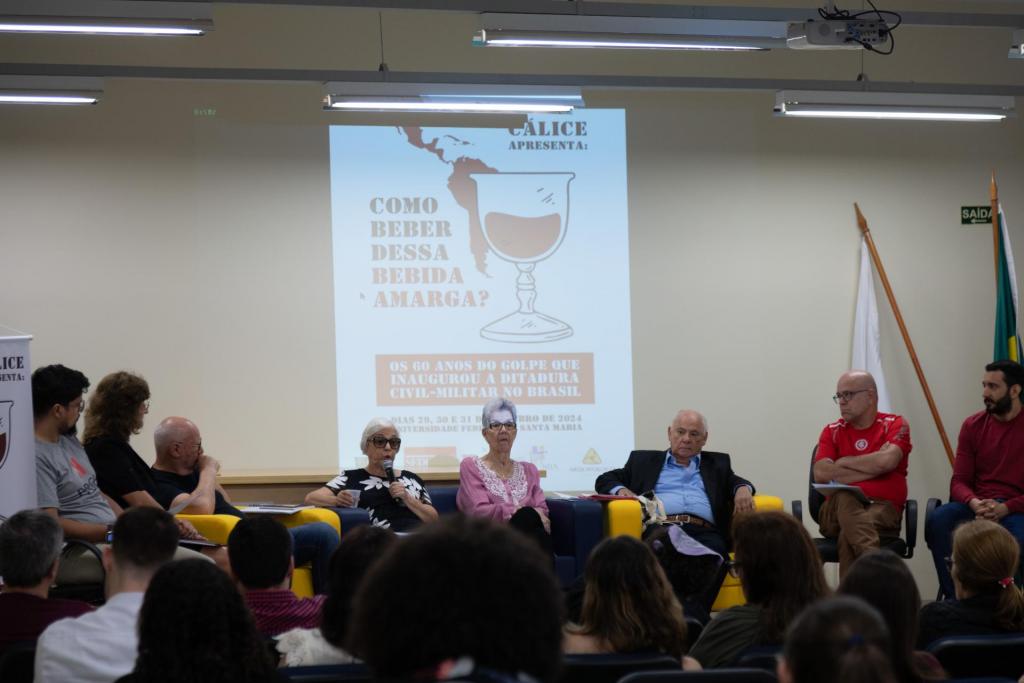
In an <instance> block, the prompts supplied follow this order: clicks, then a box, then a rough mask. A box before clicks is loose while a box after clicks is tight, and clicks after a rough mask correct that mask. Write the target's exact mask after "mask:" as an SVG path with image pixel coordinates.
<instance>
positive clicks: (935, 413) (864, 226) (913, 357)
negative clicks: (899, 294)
mask: <svg viewBox="0 0 1024 683" xmlns="http://www.w3.org/2000/svg"><path fill="white" fill-rule="evenodd" d="M853 210H854V211H856V212H857V225H858V226H859V227H860V231H861V234H863V235H864V241H865V242H867V245H868V251H870V252H871V260H872V261H873V262H874V264H875V268H876V269H877V270H878V278H879V279H880V280H881V281H882V287H883V288H885V295H886V296H887V297H888V298H889V305H890V306H891V307H892V313H893V315H894V316H895V317H896V324H897V325H899V328H900V334H902V335H903V343H904V344H906V346H907V352H908V353H910V361H911V362H912V363H913V364H914V371H915V372H917V380H918V382H920V383H921V389H922V390H923V391H924V397H925V399H927V401H928V407H929V408H930V409H931V411H932V419H934V420H935V427H936V428H937V429H938V430H939V437H940V438H941V439H942V445H943V447H944V448H945V449H946V457H947V458H949V464H950V465H952V464H953V447H952V446H950V445H949V437H947V436H946V428H945V427H944V426H943V425H942V418H941V417H939V409H938V408H936V407H935V399H933V398H932V391H931V389H929V388H928V380H926V379H925V378H924V370H922V369H921V362H920V361H919V360H918V359H917V352H916V351H915V350H914V342H912V341H910V333H908V332H907V325H906V323H904V322H903V314H902V313H900V307H899V305H898V304H897V303H896V295H895V294H893V293H892V286H890V285H889V277H888V276H887V275H886V274H885V268H884V267H883V266H882V259H881V258H880V257H879V256H878V250H877V249H875V241H874V240H873V239H872V238H871V230H869V229H868V222H867V220H866V219H865V218H864V214H862V213H861V212H860V207H859V206H857V204H856V202H854V204H853Z"/></svg>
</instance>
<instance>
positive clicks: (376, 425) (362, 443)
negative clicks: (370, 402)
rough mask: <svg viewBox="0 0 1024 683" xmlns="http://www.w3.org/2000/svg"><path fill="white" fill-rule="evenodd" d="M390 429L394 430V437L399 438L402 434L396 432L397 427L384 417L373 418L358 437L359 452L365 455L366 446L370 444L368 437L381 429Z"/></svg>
mask: <svg viewBox="0 0 1024 683" xmlns="http://www.w3.org/2000/svg"><path fill="white" fill-rule="evenodd" d="M388 427H390V428H391V429H394V430H395V435H396V436H399V437H401V436H402V434H401V433H400V432H399V431H398V427H396V426H395V423H394V422H392V421H391V420H389V419H387V418H386V417H375V418H373V419H372V420H370V421H369V422H367V423H366V428H365V429H363V435H362V436H361V437H359V450H361V451H362V452H363V453H364V454H365V453H366V446H367V444H369V442H370V437H371V436H373V435H374V434H376V433H377V432H379V431H380V430H382V429H387V428H388Z"/></svg>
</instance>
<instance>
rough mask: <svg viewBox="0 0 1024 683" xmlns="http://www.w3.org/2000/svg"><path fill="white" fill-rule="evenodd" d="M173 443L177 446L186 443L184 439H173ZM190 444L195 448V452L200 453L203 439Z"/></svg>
mask: <svg viewBox="0 0 1024 683" xmlns="http://www.w3.org/2000/svg"><path fill="white" fill-rule="evenodd" d="M174 443H176V444H177V445H179V446H184V445H186V444H185V442H184V441H175V442H174ZM192 446H193V447H194V448H195V449H196V453H202V452H203V441H202V439H200V440H199V441H196V442H195V443H194V444H192Z"/></svg>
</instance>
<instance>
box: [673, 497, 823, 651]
mask: <svg viewBox="0 0 1024 683" xmlns="http://www.w3.org/2000/svg"><path fill="white" fill-rule="evenodd" d="M733 543H734V547H735V558H736V559H735V561H734V562H733V563H732V567H733V571H735V573H736V574H737V575H738V577H739V580H740V584H741V585H742V586H743V593H744V595H746V597H747V601H748V602H747V604H746V605H738V606H736V607H730V608H729V609H727V610H725V611H723V612H721V613H720V614H719V615H718V616H717V617H715V618H714V619H712V620H711V622H710V623H709V624H708V625H707V626H706V627H705V628H704V631H703V632H701V634H700V638H698V639H697V642H696V643H694V645H693V647H692V648H691V649H690V656H691V657H693V658H694V659H696V660H697V661H698V662H700V663H701V665H702V666H703V667H704V668H706V669H707V668H717V667H724V666H729V665H731V664H733V663H734V662H735V661H736V659H737V657H738V656H739V655H740V654H741V653H742V652H743V651H744V650H746V649H748V648H751V647H764V646H772V645H782V641H783V636H784V634H785V632H786V628H787V627H788V626H789V624H790V622H792V621H793V619H794V618H795V617H796V615H797V614H799V613H800V611H801V610H802V609H804V608H805V607H806V606H807V605H809V604H811V603H812V602H814V601H815V600H818V599H820V598H823V597H825V595H827V594H828V586H827V585H826V583H825V576H824V574H823V573H822V570H821V559H820V558H819V556H818V551H817V549H815V547H814V542H813V541H811V537H810V535H809V534H808V533H807V530H806V529H805V528H804V526H803V524H801V523H800V522H799V521H797V519H796V518H795V517H793V516H792V515H789V514H786V513H784V512H758V513H756V514H750V515H743V516H741V517H738V518H737V519H736V523H735V524H734V525H733Z"/></svg>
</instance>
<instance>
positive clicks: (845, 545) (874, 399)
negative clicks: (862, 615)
mask: <svg viewBox="0 0 1024 683" xmlns="http://www.w3.org/2000/svg"><path fill="white" fill-rule="evenodd" d="M832 398H833V400H834V401H835V402H836V403H837V404H839V413H840V415H841V416H842V418H841V419H839V420H837V421H836V422H833V423H831V424H829V425H826V427H825V428H824V429H823V430H822V431H821V436H820V437H819V439H818V451H817V453H816V454H815V457H814V481H816V482H818V483H819V484H826V483H830V482H836V483H839V484H851V485H855V486H857V487H859V488H860V489H861V490H862V491H863V492H864V496H866V497H867V499H868V501H869V502H868V503H864V502H862V501H861V500H859V499H858V497H857V496H856V495H855V494H854V493H851V492H849V491H839V492H836V493H833V494H832V495H830V496H828V499H827V500H826V501H825V504H824V505H822V506H821V511H820V512H819V514H818V518H819V520H820V524H819V526H820V528H821V533H822V534H823V535H825V536H828V537H830V538H836V539H838V542H839V576H840V577H842V576H844V575H845V574H846V570H847V569H849V567H850V565H851V564H853V561H854V560H856V559H857V558H858V557H860V556H861V555H863V554H864V553H865V552H867V551H869V550H872V549H874V548H878V547H879V537H881V536H886V537H890V536H898V535H899V533H900V516H901V515H902V513H903V506H904V505H905V504H906V502H907V456H909V455H910V450H911V448H912V446H911V443H910V425H909V424H908V423H907V421H906V420H904V419H903V417H901V416H899V415H890V414H889V413H880V412H878V391H877V389H876V387H875V379H874V377H872V376H871V374H870V373H867V372H864V371H861V370H851V371H850V372H847V373H844V374H843V375H841V376H840V377H839V382H838V383H837V385H836V395H835V396H833V397H832Z"/></svg>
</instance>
